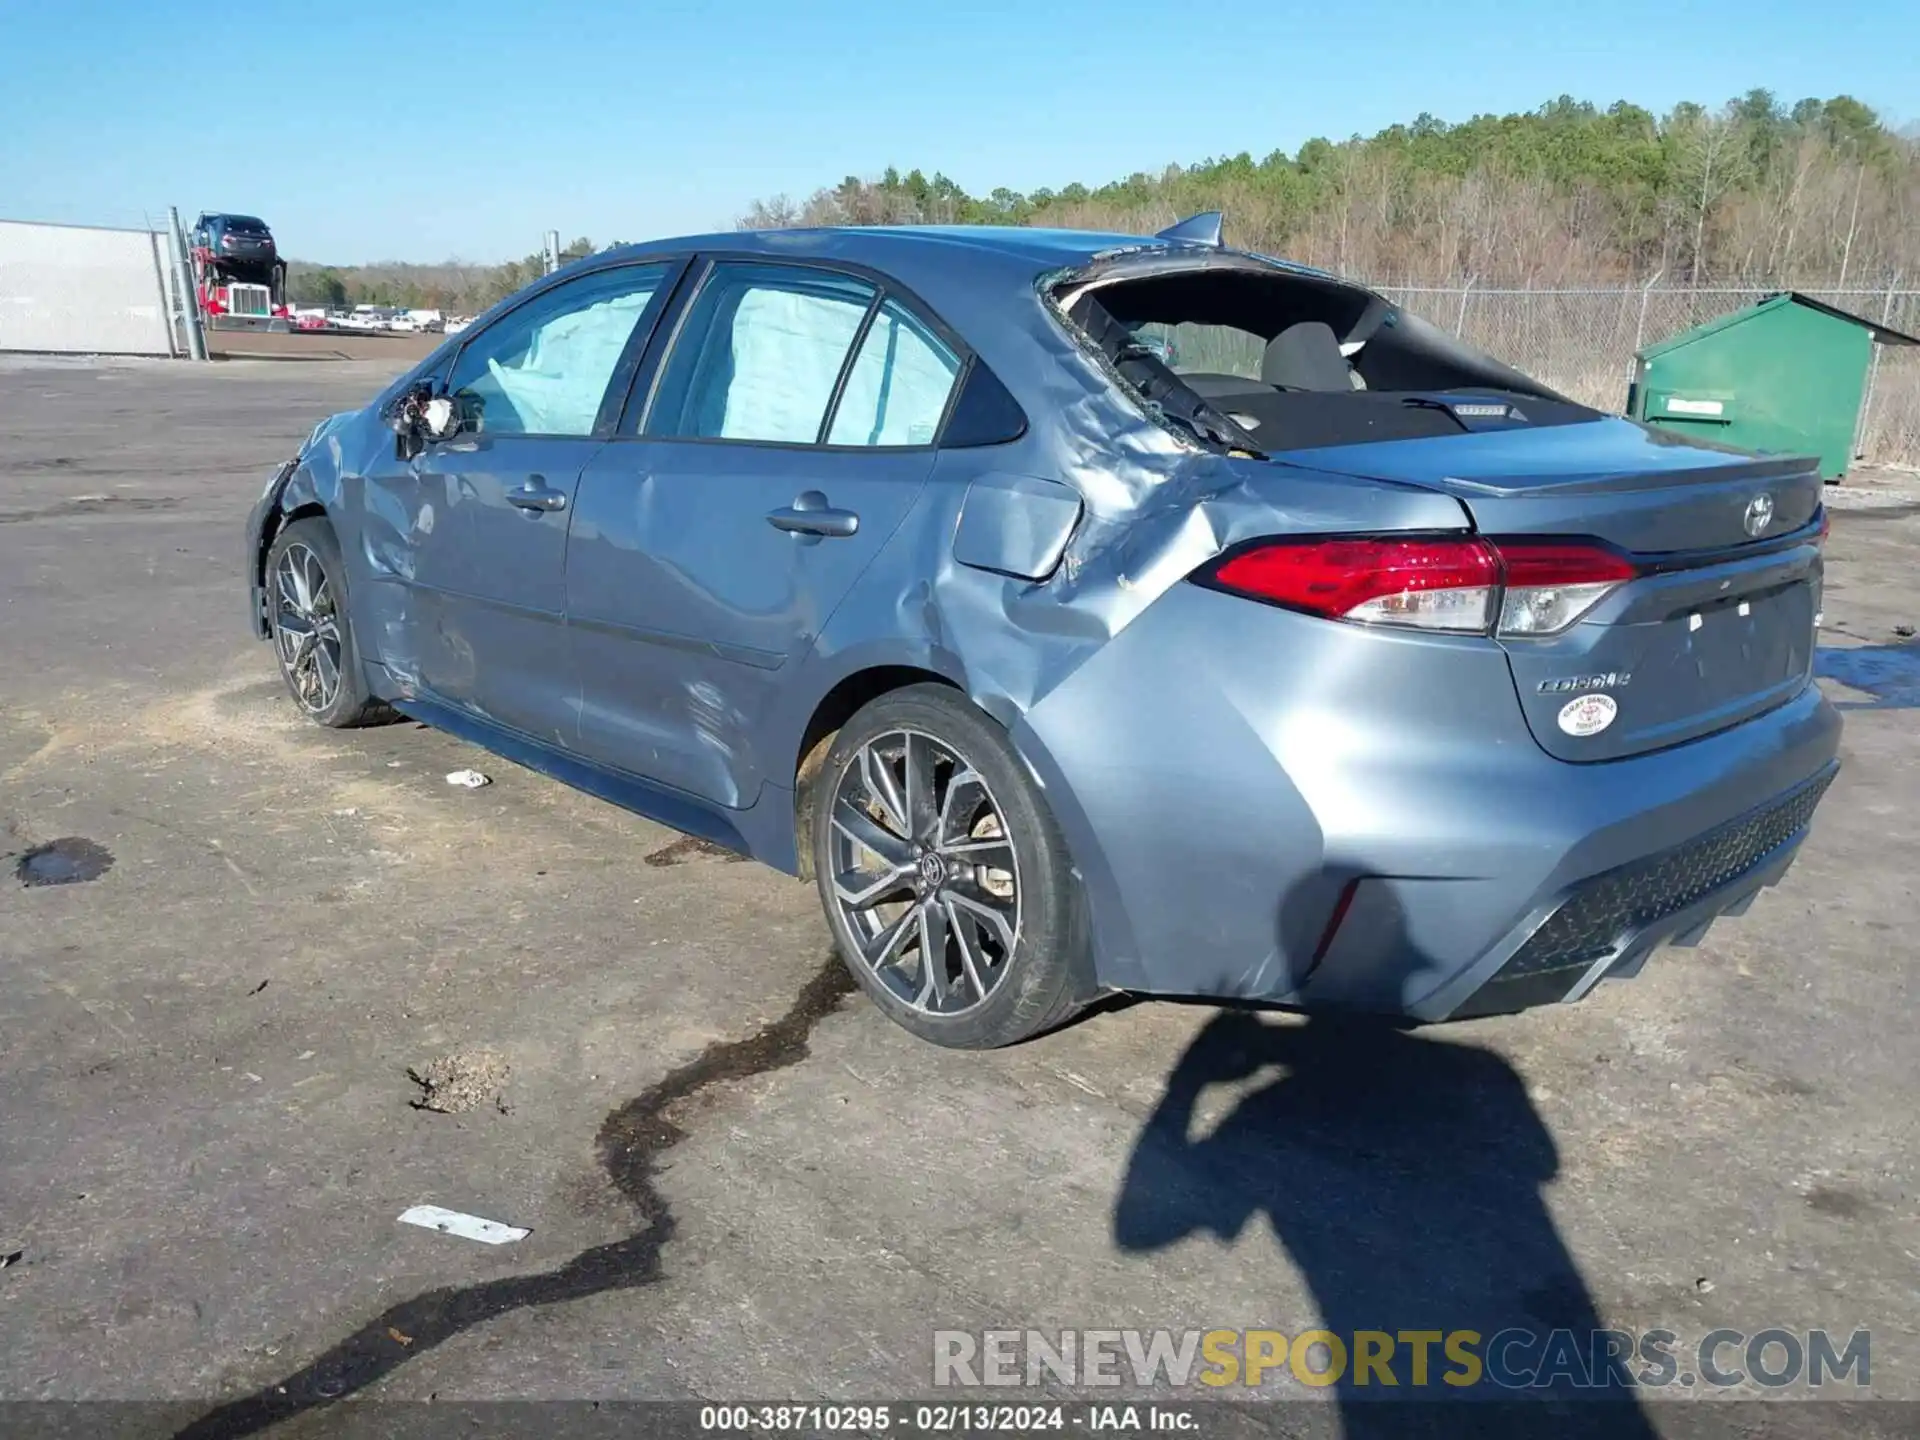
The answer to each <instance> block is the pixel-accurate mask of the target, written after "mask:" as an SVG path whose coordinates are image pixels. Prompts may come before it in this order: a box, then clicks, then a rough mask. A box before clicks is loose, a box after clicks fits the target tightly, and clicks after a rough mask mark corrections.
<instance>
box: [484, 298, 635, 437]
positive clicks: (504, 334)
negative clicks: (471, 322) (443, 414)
mask: <svg viewBox="0 0 1920 1440" xmlns="http://www.w3.org/2000/svg"><path fill="white" fill-rule="evenodd" d="M669 268H670V267H668V266H666V265H630V266H625V267H622V268H619V269H614V270H601V271H597V272H596V273H594V274H592V275H583V276H581V277H580V278H579V279H578V280H574V281H572V282H570V283H568V284H566V285H562V286H560V287H559V288H558V289H556V290H551V291H549V292H548V293H546V294H545V295H542V296H541V297H540V298H539V299H537V300H530V301H528V302H527V303H526V304H525V305H522V306H521V307H520V308H519V309H517V310H513V311H510V312H509V313H508V314H506V315H505V316H503V317H501V319H500V320H499V321H497V322H496V323H494V324H492V325H489V326H488V327H487V328H486V329H485V330H484V331H482V332H481V333H480V334H478V335H476V336H475V337H474V338H473V339H472V340H471V341H470V342H469V343H468V344H467V346H466V348H465V349H463V350H462V351H461V352H460V358H459V359H458V360H457V361H455V362H454V367H453V376H452V379H451V381H450V382H449V385H448V389H449V390H450V391H451V393H452V395H453V398H454V400H455V402H456V403H457V404H458V405H459V407H460V415H461V421H462V424H463V426H464V427H465V428H466V429H469V430H472V431H475V432H477V433H479V434H482V435H577V436H582V437H584V436H587V435H591V434H592V433H593V422H594V419H595V417H597V416H598V415H599V413H600V401H601V398H602V397H603V396H604V395H605V394H606V389H607V381H608V380H610V379H611V378H612V376H613V370H614V367H615V366H616V365H618V364H619V363H620V352H621V351H622V350H623V349H625V348H626V344H627V338H628V337H629V336H630V335H632V334H633V327H634V326H635V325H636V324H637V323H638V322H639V320H640V317H641V316H642V315H643V314H644V313H646V308H647V302H648V301H649V300H651V299H652V298H653V295H654V292H655V291H656V290H658V289H659V288H660V285H661V282H662V281H663V280H665V279H666V276H667V272H668V269H669Z"/></svg>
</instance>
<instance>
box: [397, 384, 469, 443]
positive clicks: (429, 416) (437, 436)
mask: <svg viewBox="0 0 1920 1440" xmlns="http://www.w3.org/2000/svg"><path fill="white" fill-rule="evenodd" d="M459 426H460V420H459V413H458V407H456V406H455V405H454V403H453V401H452V400H451V399H450V398H449V397H447V396H445V395H439V394H436V393H435V392H434V389H433V387H432V386H431V385H428V384H426V383H425V382H422V383H420V384H417V385H412V386H409V387H408V388H407V389H406V390H405V391H404V392H402V393H401V394H400V395H399V396H398V397H397V398H396V399H395V400H394V401H393V402H392V404H390V405H389V406H388V407H387V428H388V429H390V430H392V431H393V453H394V455H395V456H396V457H397V458H399V459H401V460H411V459H413V458H414V456H416V455H418V454H419V453H420V452H421V451H422V450H424V449H426V447H427V446H428V445H430V444H432V443H433V442H434V441H436V440H444V439H446V438H447V437H448V436H449V435H451V434H453V433H454V431H455V430H457V429H459Z"/></svg>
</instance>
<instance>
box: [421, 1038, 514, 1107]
mask: <svg viewBox="0 0 1920 1440" xmlns="http://www.w3.org/2000/svg"><path fill="white" fill-rule="evenodd" d="M512 1073H513V1067H512V1066H510V1065H508V1064H507V1062H506V1060H505V1059H504V1058H503V1057H502V1056H500V1055H497V1054H495V1053H494V1052H493V1051H491V1050H456V1051H455V1052H453V1053H452V1054H451V1055H442V1056H441V1057H440V1058H439V1059H438V1060H430V1061H428V1062H427V1063H426V1064H425V1065H422V1066H419V1067H418V1068H415V1069H409V1070H408V1071H407V1078H408V1079H409V1080H411V1081H412V1082H413V1083H414V1084H416V1085H418V1086H419V1087H420V1090H421V1096H420V1098H419V1099H417V1100H410V1101H408V1102H407V1103H408V1104H409V1105H411V1106H413V1108H414V1109H416V1110H431V1111H433V1112H434V1113H435V1114H437V1115H464V1114H466V1113H467V1112H468V1111H470V1110H478V1109H479V1108H480V1107H481V1106H483V1105H491V1106H493V1108H494V1109H496V1110H498V1111H499V1112H500V1113H501V1114H502V1115H504V1114H506V1113H507V1101H506V1097H505V1095H504V1094H503V1093H502V1092H503V1091H504V1090H505V1089H506V1084H507V1077H508V1076H509V1075H511V1074H512Z"/></svg>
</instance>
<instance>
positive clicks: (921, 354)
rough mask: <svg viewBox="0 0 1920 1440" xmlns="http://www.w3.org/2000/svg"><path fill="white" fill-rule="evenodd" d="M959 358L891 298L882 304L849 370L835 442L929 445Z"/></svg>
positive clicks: (836, 415) (830, 434)
mask: <svg viewBox="0 0 1920 1440" xmlns="http://www.w3.org/2000/svg"><path fill="white" fill-rule="evenodd" d="M959 373H960V361H959V359H958V358H957V357H956V356H955V355H954V353H953V352H952V351H951V350H949V349H948V348H947V347H946V345H945V344H943V343H942V342H941V340H940V339H939V337H937V336H936V335H934V333H933V332H932V331H931V330H929V329H927V327H926V326H924V325H922V324H921V323H920V322H919V321H918V320H917V319H915V318H914V316H913V315H912V314H911V313H910V312H908V311H907V310H906V309H904V308H902V307H901V306H900V305H898V304H897V303H895V302H894V301H892V300H889V301H888V302H887V303H886V304H884V305H882V306H881V307H880V312H879V313H878V314H877V315H875V316H874V317H873V324H872V325H870V326H868V327H867V334H866V338H865V339H864V340H862V341H861V342H860V353H859V354H858V355H856V356H854V359H853V368H852V369H851V370H849V371H848V372H847V383H846V387H845V389H843V390H842V391H841V392H840V404H839V407H838V408H837V409H836V410H835V411H834V412H833V427H832V429H831V430H829V431H828V432H827V443H829V444H831V445H931V444H932V443H933V437H934V433H935V432H936V431H937V430H939V428H940V417H941V416H942V415H944V414H945V413H946V409H947V397H948V396H949V395H950V394H952V393H953V382H954V378H955V377H956V376H957V375H959Z"/></svg>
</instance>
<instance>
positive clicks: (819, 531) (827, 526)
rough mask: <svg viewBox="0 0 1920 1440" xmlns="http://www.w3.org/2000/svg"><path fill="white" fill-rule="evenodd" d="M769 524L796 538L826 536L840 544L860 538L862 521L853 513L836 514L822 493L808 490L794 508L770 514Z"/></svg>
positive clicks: (797, 498) (787, 507) (803, 492)
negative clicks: (858, 536) (841, 541)
mask: <svg viewBox="0 0 1920 1440" xmlns="http://www.w3.org/2000/svg"><path fill="white" fill-rule="evenodd" d="M767 523H768V524H769V525H771V526H773V528H774V529H776V530H785V531H787V532H788V533H789V534H792V535H826V536H830V537H832V538H834V539H837V540H844V539H845V538H846V537H847V536H849V535H853V534H857V533H858V532H859V529H860V517H859V516H858V515H857V514H855V513H854V512H853V511H851V510H836V509H834V508H833V506H831V505H829V504H828V503H827V497H826V496H825V495H822V494H821V493H820V492H819V491H818V490H804V491H802V492H801V493H800V494H798V495H796V496H794V497H793V504H791V505H786V506H782V507H781V508H780V509H778V510H769V511H768V512H767Z"/></svg>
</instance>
